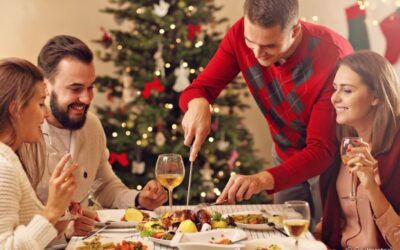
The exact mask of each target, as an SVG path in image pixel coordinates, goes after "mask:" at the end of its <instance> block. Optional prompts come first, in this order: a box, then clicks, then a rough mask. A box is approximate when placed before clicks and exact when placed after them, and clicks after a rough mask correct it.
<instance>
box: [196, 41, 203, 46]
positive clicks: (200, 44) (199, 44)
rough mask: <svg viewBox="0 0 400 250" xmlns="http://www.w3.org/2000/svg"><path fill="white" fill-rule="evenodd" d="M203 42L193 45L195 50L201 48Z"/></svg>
mask: <svg viewBox="0 0 400 250" xmlns="http://www.w3.org/2000/svg"><path fill="white" fill-rule="evenodd" d="M203 44H204V43H203V41H198V42H197V43H195V44H194V47H196V48H200V47H201V46H203Z"/></svg>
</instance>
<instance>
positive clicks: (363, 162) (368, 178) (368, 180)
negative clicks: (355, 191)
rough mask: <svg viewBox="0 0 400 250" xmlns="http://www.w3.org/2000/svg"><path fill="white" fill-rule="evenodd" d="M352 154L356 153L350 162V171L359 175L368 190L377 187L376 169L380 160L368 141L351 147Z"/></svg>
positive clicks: (362, 184)
mask: <svg viewBox="0 0 400 250" xmlns="http://www.w3.org/2000/svg"><path fill="white" fill-rule="evenodd" d="M351 154H352V155H355V157H353V158H352V159H351V160H349V162H348V163H347V165H348V166H354V167H352V168H350V172H351V173H354V174H356V175H357V177H358V179H359V180H360V183H361V186H362V187H364V188H365V189H366V190H370V189H372V188H376V187H377V186H378V183H376V181H375V169H376V168H377V167H378V162H377V161H376V160H375V158H374V157H373V156H372V155H371V149H370V146H369V145H368V143H366V142H363V141H360V142H359V145H357V147H352V148H351Z"/></svg>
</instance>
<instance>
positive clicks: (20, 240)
mask: <svg viewBox="0 0 400 250" xmlns="http://www.w3.org/2000/svg"><path fill="white" fill-rule="evenodd" d="M0 199H1V200H0V249H2V250H3V249H4V250H14V249H15V250H16V249H18V250H25V249H27V250H28V249H29V250H31V249H34V250H36V249H38V250H42V249H44V248H45V247H46V246H47V245H48V244H49V243H50V242H51V241H52V240H53V239H54V238H55V237H56V236H57V230H56V229H55V228H54V227H53V225H52V224H51V223H50V222H49V221H48V220H47V219H46V218H44V217H43V216H41V215H40V213H41V211H42V209H43V205H42V203H41V202H40V201H39V199H38V198H37V196H36V194H35V192H34V190H33V188H32V186H31V184H30V182H29V179H28V177H27V175H26V173H25V171H24V169H23V167H22V165H21V162H20V161H19V158H18V156H17V155H16V154H15V152H14V151H13V150H12V149H11V148H10V147H9V146H7V145H5V144H4V143H1V142H0Z"/></svg>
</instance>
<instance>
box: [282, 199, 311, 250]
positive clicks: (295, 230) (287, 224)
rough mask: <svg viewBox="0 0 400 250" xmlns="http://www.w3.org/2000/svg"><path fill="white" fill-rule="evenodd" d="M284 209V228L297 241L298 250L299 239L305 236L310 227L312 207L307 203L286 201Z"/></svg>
mask: <svg viewBox="0 0 400 250" xmlns="http://www.w3.org/2000/svg"><path fill="white" fill-rule="evenodd" d="M284 206H285V207H284V208H283V214H282V216H283V227H284V228H285V231H286V232H287V233H288V234H289V235H290V237H292V238H294V239H295V246H296V249H298V244H299V238H300V237H301V236H303V235H304V234H305V233H306V232H307V230H308V226H309V225H310V206H309V205H308V202H306V201H297V200H295V201H286V202H285V203H284Z"/></svg>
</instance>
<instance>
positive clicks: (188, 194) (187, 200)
mask: <svg viewBox="0 0 400 250" xmlns="http://www.w3.org/2000/svg"><path fill="white" fill-rule="evenodd" d="M189 152H192V147H190V151H189ZM189 154H190V153H189ZM192 169H193V161H191V162H190V170H189V184H188V191H187V196H186V209H187V208H188V206H189V199H190V188H191V186H192Z"/></svg>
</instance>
